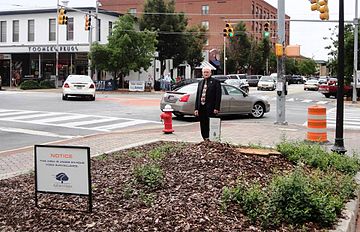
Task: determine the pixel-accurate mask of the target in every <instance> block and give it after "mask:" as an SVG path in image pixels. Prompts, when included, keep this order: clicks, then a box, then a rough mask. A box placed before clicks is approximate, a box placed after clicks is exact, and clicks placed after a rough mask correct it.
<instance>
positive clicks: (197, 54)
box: [186, 25, 207, 69]
mask: <svg viewBox="0 0 360 232" xmlns="http://www.w3.org/2000/svg"><path fill="white" fill-rule="evenodd" d="M206 31H207V29H206V28H205V27H203V26H200V25H197V26H193V27H190V28H188V29H187V30H186V32H187V37H186V38H187V44H188V48H187V51H186V52H187V54H186V61H187V63H188V64H189V65H190V66H191V68H192V69H193V68H194V67H196V66H197V65H199V64H200V62H201V61H203V60H204V57H203V54H202V50H203V48H204V45H205V43H206V40H207V35H206Z"/></svg>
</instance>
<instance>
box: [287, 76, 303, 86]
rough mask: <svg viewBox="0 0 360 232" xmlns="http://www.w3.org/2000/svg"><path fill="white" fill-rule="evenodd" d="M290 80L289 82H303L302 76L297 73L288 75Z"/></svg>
mask: <svg viewBox="0 0 360 232" xmlns="http://www.w3.org/2000/svg"><path fill="white" fill-rule="evenodd" d="M290 80H291V84H304V83H305V81H304V79H303V77H302V76H299V75H292V76H291V77H290ZM289 84H290V83H289Z"/></svg>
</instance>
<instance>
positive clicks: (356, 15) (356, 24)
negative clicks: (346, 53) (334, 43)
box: [352, 0, 359, 103]
mask: <svg viewBox="0 0 360 232" xmlns="http://www.w3.org/2000/svg"><path fill="white" fill-rule="evenodd" d="M354 25H355V28H354V79H353V81H354V85H353V94H352V103H356V101H357V69H358V37H359V19H358V0H355V19H354Z"/></svg>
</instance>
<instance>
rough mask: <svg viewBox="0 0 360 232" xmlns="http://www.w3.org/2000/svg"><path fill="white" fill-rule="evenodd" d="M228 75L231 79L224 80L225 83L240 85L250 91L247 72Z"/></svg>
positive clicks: (239, 86)
mask: <svg viewBox="0 0 360 232" xmlns="http://www.w3.org/2000/svg"><path fill="white" fill-rule="evenodd" d="M227 76H228V78H229V79H227V80H225V81H224V83H225V84H228V85H233V86H235V87H238V88H240V89H242V90H244V91H245V92H246V93H248V92H249V84H248V82H247V78H246V74H229V75H227Z"/></svg>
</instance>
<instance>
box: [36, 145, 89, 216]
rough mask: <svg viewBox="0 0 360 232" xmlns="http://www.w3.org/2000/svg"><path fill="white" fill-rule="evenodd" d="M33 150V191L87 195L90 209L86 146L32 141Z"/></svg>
mask: <svg viewBox="0 0 360 232" xmlns="http://www.w3.org/2000/svg"><path fill="white" fill-rule="evenodd" d="M34 151H35V191H36V193H38V192H40V193H53V194H72V195H83V196H88V197H89V211H90V212H91V208H92V202H91V199H92V194H91V177H90V148H89V147H78V146H53V145H35V149H34ZM35 204H36V206H37V194H35Z"/></svg>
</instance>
